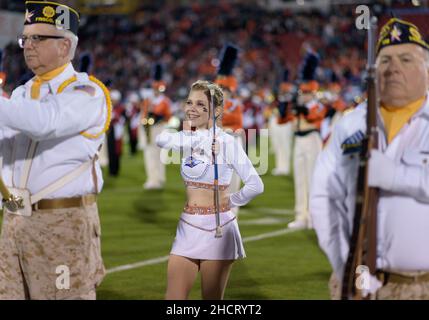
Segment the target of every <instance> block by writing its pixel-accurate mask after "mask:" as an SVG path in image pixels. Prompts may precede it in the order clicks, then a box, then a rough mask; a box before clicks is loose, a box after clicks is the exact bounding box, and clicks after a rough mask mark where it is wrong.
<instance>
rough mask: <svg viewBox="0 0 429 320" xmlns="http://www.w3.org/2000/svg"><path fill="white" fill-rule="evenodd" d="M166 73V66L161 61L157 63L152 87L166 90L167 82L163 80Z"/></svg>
mask: <svg viewBox="0 0 429 320" xmlns="http://www.w3.org/2000/svg"><path fill="white" fill-rule="evenodd" d="M163 75H164V68H163V66H162V64H161V63H156V64H155V65H154V70H153V81H152V88H153V89H155V90H158V91H161V92H164V91H165V89H166V88H167V84H166V83H165V81H163V80H162V78H163Z"/></svg>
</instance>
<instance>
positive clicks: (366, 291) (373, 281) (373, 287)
mask: <svg viewBox="0 0 429 320" xmlns="http://www.w3.org/2000/svg"><path fill="white" fill-rule="evenodd" d="M382 286H383V283H381V281H380V280H378V279H377V277H376V276H373V275H370V276H369V286H368V287H367V288H363V289H362V297H364V298H366V297H367V296H368V295H372V294H375V293H376V292H377V290H378V289H380V288H381V287H382Z"/></svg>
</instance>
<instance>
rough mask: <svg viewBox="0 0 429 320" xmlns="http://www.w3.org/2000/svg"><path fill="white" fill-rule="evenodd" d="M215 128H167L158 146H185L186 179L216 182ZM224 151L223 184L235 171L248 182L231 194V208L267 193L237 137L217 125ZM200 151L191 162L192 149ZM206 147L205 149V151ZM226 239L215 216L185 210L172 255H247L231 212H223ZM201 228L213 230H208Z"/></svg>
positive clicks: (228, 257) (221, 156)
mask: <svg viewBox="0 0 429 320" xmlns="http://www.w3.org/2000/svg"><path fill="white" fill-rule="evenodd" d="M212 134H213V133H212V130H197V131H195V132H192V133H191V132H190V131H180V132H168V131H167V130H164V131H163V132H162V133H161V134H160V135H158V137H157V145H158V146H160V147H162V148H166V149H173V150H180V149H183V152H184V157H183V158H182V163H181V174H182V177H183V180H184V181H185V184H186V182H188V181H192V182H198V183H204V184H213V181H214V167H213V164H212V156H211V144H212V139H213V138H212ZM216 135H217V141H219V144H220V152H219V154H218V156H217V160H218V170H219V171H218V172H219V185H220V186H225V185H229V184H230V183H231V177H232V174H233V171H235V172H237V174H238V175H239V176H240V178H241V179H242V181H243V182H244V186H243V188H241V189H240V190H239V191H238V192H236V193H232V194H231V195H230V206H231V208H234V207H239V206H243V205H245V204H247V203H248V202H249V201H250V200H251V199H253V198H254V197H255V196H257V195H258V194H260V193H262V192H263V189H264V185H263V183H262V180H261V178H260V177H259V175H258V174H257V172H256V170H255V168H254V167H253V165H252V163H251V162H250V160H249V158H248V157H247V155H246V153H245V152H244V150H243V148H242V147H241V146H240V145H239V144H238V143H237V142H236V140H235V139H234V137H232V136H231V135H229V134H227V133H225V132H224V131H223V130H222V129H221V128H219V127H217V128H216ZM191 146H192V148H193V149H197V150H200V151H198V152H195V153H194V154H193V163H192V164H191V162H190V150H191ZM201 150H203V151H201ZM220 218H221V219H220V220H221V221H220V222H221V225H223V227H222V233H223V236H222V238H215V231H214V229H215V228H216V220H215V215H214V214H210V215H191V214H187V213H182V215H181V218H180V221H179V224H178V227H177V231H176V238H175V240H174V243H173V248H172V250H171V254H175V255H180V256H185V257H188V258H193V259H202V260H204V259H207V260H234V259H240V258H244V257H245V256H246V255H245V252H244V248H243V243H242V240H241V235H240V231H239V229H238V224H237V220H236V219H235V215H234V214H233V213H232V212H231V211H226V212H222V213H221V214H220ZM199 228H203V229H207V230H211V231H204V230H201V229H199Z"/></svg>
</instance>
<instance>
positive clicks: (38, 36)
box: [18, 34, 64, 48]
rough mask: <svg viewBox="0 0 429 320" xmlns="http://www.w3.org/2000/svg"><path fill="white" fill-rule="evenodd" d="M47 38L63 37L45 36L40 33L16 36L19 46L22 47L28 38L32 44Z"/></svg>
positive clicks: (58, 37) (56, 37)
mask: <svg viewBox="0 0 429 320" xmlns="http://www.w3.org/2000/svg"><path fill="white" fill-rule="evenodd" d="M47 39H64V37H61V36H46V35H41V34H33V35H31V36H21V37H19V38H18V44H19V46H20V47H21V48H24V46H25V43H26V42H27V41H28V40H30V41H31V43H33V44H34V45H38V44H39V43H40V42H41V41H44V40H47Z"/></svg>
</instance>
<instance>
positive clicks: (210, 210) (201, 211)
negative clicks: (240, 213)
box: [183, 205, 231, 215]
mask: <svg viewBox="0 0 429 320" xmlns="http://www.w3.org/2000/svg"><path fill="white" fill-rule="evenodd" d="M229 210H231V207H230V206H229V205H221V206H220V208H219V212H226V211H229ZM183 212H184V213H187V214H196V215H208V214H215V213H216V208H215V207H214V206H211V207H194V206H188V205H186V206H185V207H184V208H183Z"/></svg>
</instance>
